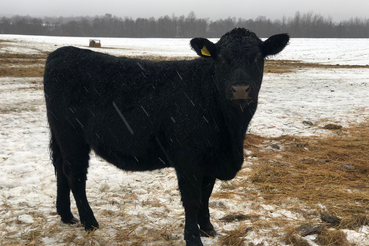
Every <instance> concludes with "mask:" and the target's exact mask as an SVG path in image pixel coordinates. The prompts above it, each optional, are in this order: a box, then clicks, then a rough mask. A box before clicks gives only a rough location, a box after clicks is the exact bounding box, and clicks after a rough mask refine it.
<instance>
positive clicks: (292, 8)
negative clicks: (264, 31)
mask: <svg viewBox="0 0 369 246" xmlns="http://www.w3.org/2000/svg"><path fill="white" fill-rule="evenodd" d="M190 11H194V12H195V14H196V16H197V17H198V18H210V19H212V20H216V19H219V18H227V17H237V18H239V17H241V18H244V19H255V18H256V17H258V16H265V17H267V18H270V19H272V20H274V19H281V18H282V17H283V16H286V17H293V16H294V15H295V12H296V11H300V12H301V13H307V12H314V13H315V14H320V15H322V16H324V17H328V16H331V17H332V18H333V20H334V21H340V20H348V19H350V18H351V17H361V18H369V1H368V0H99V1H97V0H0V15H6V16H9V15H10V16H12V15H30V16H35V17H44V16H64V17H68V16H86V15H89V16H95V15H104V14H106V13H109V14H112V15H116V16H119V17H124V16H127V17H132V18H134V19H135V18H138V17H144V18H149V17H155V18H158V17H160V16H165V15H169V16H171V15H172V14H175V15H176V16H180V15H185V16H187V15H188V13H189V12H190Z"/></svg>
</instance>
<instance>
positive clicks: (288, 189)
mask: <svg viewBox="0 0 369 246" xmlns="http://www.w3.org/2000/svg"><path fill="white" fill-rule="evenodd" d="M330 131H334V134H332V135H330V136H329V137H321V136H312V137H291V136H282V137H278V138H263V137H260V136H256V135H248V136H247V138H246V141H245V149H247V150H248V151H251V152H248V153H251V154H249V155H248V156H246V161H248V162H252V165H246V166H245V167H244V169H243V170H241V171H240V173H239V175H238V178H237V179H235V180H232V181H229V182H226V185H224V186H222V189H221V191H218V192H216V193H213V195H212V198H226V199H238V200H244V199H249V200H250V201H257V200H258V199H260V198H262V199H263V203H264V204H268V205H270V206H272V207H274V208H275V212H277V211H278V210H280V209H284V210H288V211H290V212H291V213H294V214H298V215H300V216H301V217H302V218H303V220H298V219H295V220H286V218H280V217H270V218H268V219H267V221H266V222H267V224H268V226H269V228H270V227H271V226H272V225H276V226H278V228H279V230H280V232H281V235H284V236H285V243H288V244H291V245H300V246H301V245H309V244H308V242H307V241H306V240H305V239H304V238H303V237H304V236H306V235H310V234H318V236H317V238H316V240H315V242H316V243H317V244H318V245H337V246H343V245H350V244H349V243H348V241H347V239H346V234H345V233H344V232H342V229H351V230H357V229H358V228H360V227H362V226H363V225H369V217H367V215H366V214H367V213H368V210H369V203H368V201H369V185H368V183H369V175H368V174H369V122H367V123H362V124H359V125H356V126H352V127H350V128H335V129H334V130H330ZM270 142H274V143H275V144H277V145H279V146H280V147H281V148H280V149H272V148H267V146H268V145H269V144H270ZM245 168H246V169H245ZM247 181H249V182H247ZM250 181H251V182H250ZM227 187H228V188H227ZM243 190H248V192H242V191H243ZM260 222H262V221H253V222H252V223H251V225H252V227H253V229H256V230H257V229H260V228H263V225H262V224H260ZM264 222H265V221H264ZM308 222H309V223H311V226H310V229H309V228H308V229H306V228H305V229H304V230H301V231H299V229H298V228H299V227H300V226H302V225H304V224H306V223H308ZM247 225H249V226H250V222H247V223H246V224H245V223H240V225H239V227H240V228H239V229H237V231H238V232H239V231H244V228H245V227H247ZM317 228H318V229H317ZM309 230H310V232H311V233H306V231H309ZM302 231H305V232H302ZM225 234H226V237H227V238H228V239H227V240H233V241H237V240H240V239H242V237H245V234H242V235H241V236H240V235H239V233H238V234H237V233H235V232H234V231H226V232H225ZM229 237H237V238H233V239H229ZM270 237H272V235H270ZM236 239H237V240H236ZM237 242H239V241H237ZM236 245H243V244H236Z"/></svg>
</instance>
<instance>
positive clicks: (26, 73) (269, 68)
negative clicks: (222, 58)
mask: <svg viewBox="0 0 369 246" xmlns="http://www.w3.org/2000/svg"><path fill="white" fill-rule="evenodd" d="M5 43H6V42H5ZM47 54H48V53H47V52H41V53H39V54H14V53H0V63H1V64H2V66H1V67H0V77H43V74H44V69H45V61H46V58H47ZM131 58H139V59H146V60H153V61H170V60H182V59H192V58H191V57H187V58H183V57H165V56H154V55H149V56H147V55H146V56H143V55H142V56H131ZM308 68H369V66H355V65H324V64H316V63H305V62H300V61H290V60H266V63H265V68H264V71H265V73H290V72H293V71H295V70H298V69H308Z"/></svg>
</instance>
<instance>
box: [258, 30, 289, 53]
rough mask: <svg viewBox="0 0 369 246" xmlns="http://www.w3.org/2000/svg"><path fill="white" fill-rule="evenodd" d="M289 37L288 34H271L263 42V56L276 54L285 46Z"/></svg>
mask: <svg viewBox="0 0 369 246" xmlns="http://www.w3.org/2000/svg"><path fill="white" fill-rule="evenodd" d="M289 40H290V37H289V36H288V34H277V35H273V36H271V37H270V38H268V39H267V40H265V41H264V42H263V45H262V53H263V56H264V57H267V56H270V55H276V54H278V53H279V52H281V51H282V50H283V49H284V47H286V46H287V44H288V41H289Z"/></svg>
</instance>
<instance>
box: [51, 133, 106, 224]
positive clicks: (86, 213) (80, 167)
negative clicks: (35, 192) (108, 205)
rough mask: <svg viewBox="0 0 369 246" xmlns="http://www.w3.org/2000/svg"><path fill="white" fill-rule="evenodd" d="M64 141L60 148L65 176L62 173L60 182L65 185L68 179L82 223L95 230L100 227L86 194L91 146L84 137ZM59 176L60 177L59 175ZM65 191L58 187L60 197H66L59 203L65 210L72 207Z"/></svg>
mask: <svg viewBox="0 0 369 246" xmlns="http://www.w3.org/2000/svg"><path fill="white" fill-rule="evenodd" d="M62 143H65V144H60V149H61V150H62V153H63V165H62V166H63V168H62V174H63V175H64V176H63V175H60V176H61V177H60V181H58V184H59V182H60V183H61V184H63V185H64V186H65V183H66V182H65V181H67V183H68V185H69V187H70V189H71V190H72V193H73V196H74V199H75V201H76V205H77V208H78V213H79V217H80V220H81V223H82V224H83V225H84V226H85V230H87V231H89V230H93V229H94V228H98V227H99V224H98V223H97V221H96V219H95V216H94V214H93V212H92V209H91V207H90V205H89V203H88V200H87V196H86V180H87V169H88V161H89V158H90V156H89V154H90V150H91V148H90V146H89V145H88V144H86V143H85V142H84V140H83V139H82V138H81V139H78V138H77V137H75V138H74V139H73V141H70V140H69V141H68V140H66V139H65V140H64V141H63V140H62ZM57 177H58V179H59V176H57ZM64 177H65V179H64ZM59 191H60V193H59ZM65 193H66V189H62V188H61V189H60V190H59V189H58V198H59V197H60V198H64V200H63V201H60V202H59V203H57V204H58V206H60V208H61V209H62V210H63V209H64V210H63V211H65V210H66V209H65V207H70V201H69V200H65V197H66V194H65ZM69 211H70V208H69Z"/></svg>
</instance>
